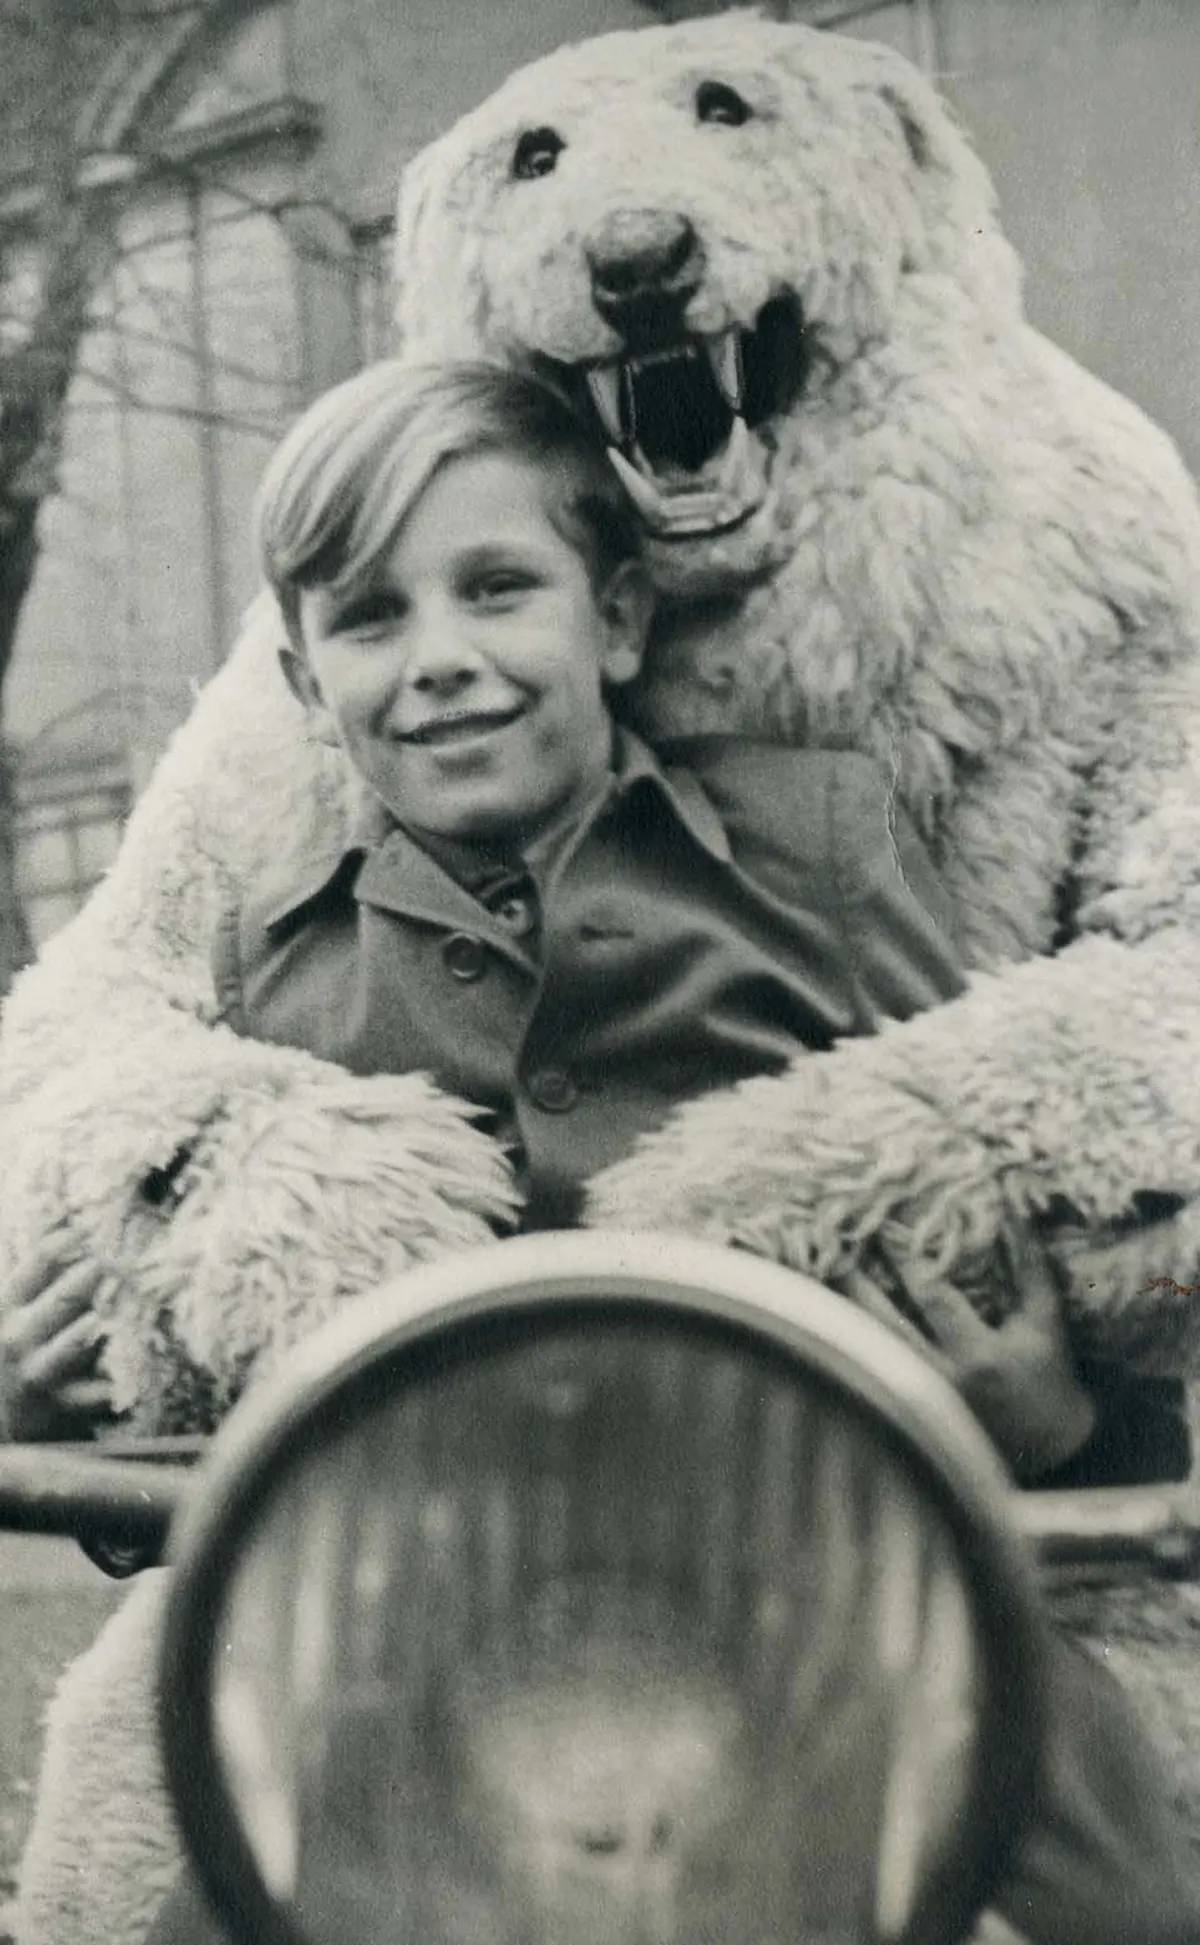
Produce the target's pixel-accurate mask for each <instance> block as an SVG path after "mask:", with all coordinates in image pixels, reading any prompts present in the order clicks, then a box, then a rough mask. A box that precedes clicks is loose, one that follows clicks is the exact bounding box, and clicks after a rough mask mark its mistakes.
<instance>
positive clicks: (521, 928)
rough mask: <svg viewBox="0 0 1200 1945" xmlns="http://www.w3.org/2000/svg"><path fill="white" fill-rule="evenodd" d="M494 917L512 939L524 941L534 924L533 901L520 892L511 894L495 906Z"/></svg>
mask: <svg viewBox="0 0 1200 1945" xmlns="http://www.w3.org/2000/svg"><path fill="white" fill-rule="evenodd" d="M496 917H497V918H498V919H499V921H500V923H501V925H503V926H504V927H505V929H506V930H507V931H509V932H511V933H512V935H513V937H514V938H516V939H526V938H528V936H529V934H530V933H531V932H532V931H533V928H534V924H535V920H534V912H533V901H532V900H531V899H529V898H527V897H525V896H524V895H523V894H522V893H520V892H513V893H512V894H511V895H510V896H509V897H508V898H504V899H501V901H500V903H499V905H497V906H496Z"/></svg>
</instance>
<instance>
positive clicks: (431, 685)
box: [407, 632, 482, 695]
mask: <svg viewBox="0 0 1200 1945" xmlns="http://www.w3.org/2000/svg"><path fill="white" fill-rule="evenodd" d="M481 667H482V662H481V659H480V656H479V654H478V652H477V651H476V650H475V649H473V648H472V647H471V644H470V643H469V642H466V641H463V640H461V639H458V638H456V637H455V636H454V635H453V634H452V633H446V634H442V633H440V632H438V633H431V634H430V635H429V636H428V637H426V639H425V640H424V641H422V642H419V643H418V644H417V645H416V647H415V648H414V650H413V652H412V654H411V655H410V657H409V662H408V669H407V675H408V685H409V687H410V688H411V689H415V690H417V692H418V693H419V694H421V695H453V694H455V693H456V691H458V690H459V689H465V688H467V687H468V686H469V685H470V684H471V683H472V682H474V681H475V680H476V679H477V677H478V675H479V673H480V669H481Z"/></svg>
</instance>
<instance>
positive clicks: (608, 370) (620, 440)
mask: <svg viewBox="0 0 1200 1945" xmlns="http://www.w3.org/2000/svg"><path fill="white" fill-rule="evenodd" d="M584 376H585V378H586V379H587V384H588V390H589V392H590V393H591V395H592V404H593V405H594V406H595V408H596V410H597V412H598V413H599V415H600V420H601V423H602V424H603V426H604V430H605V431H606V432H607V434H608V436H609V438H610V439H612V440H613V441H614V442H615V443H616V444H617V445H618V446H620V445H623V444H624V443H625V427H624V423H623V419H622V413H621V394H622V390H623V388H624V384H625V378H624V374H623V373H622V370H621V367H620V365H619V364H613V365H592V366H590V367H589V368H588V370H587V371H586V372H585V373H584Z"/></svg>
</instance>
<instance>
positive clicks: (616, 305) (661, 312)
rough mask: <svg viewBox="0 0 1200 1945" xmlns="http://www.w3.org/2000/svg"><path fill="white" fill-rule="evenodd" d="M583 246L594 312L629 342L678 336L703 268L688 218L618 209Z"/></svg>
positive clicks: (702, 261)
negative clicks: (684, 312)
mask: <svg viewBox="0 0 1200 1945" xmlns="http://www.w3.org/2000/svg"><path fill="white" fill-rule="evenodd" d="M585 248H586V251H587V259H588V264H589V266H590V268H591V275H592V297H593V301H594V302H595V305H596V309H597V310H598V311H599V313H600V315H601V317H602V318H604V320H605V322H606V323H608V324H611V325H612V326H613V328H614V329H615V330H617V331H620V333H621V335H622V337H623V338H624V339H625V340H626V342H627V343H628V344H630V345H639V344H646V343H654V342H658V341H661V340H662V339H664V338H673V337H677V336H678V335H679V333H680V331H681V329H682V322H681V318H682V312H683V309H684V306H685V305H686V303H687V301H688V299H689V298H690V297H691V296H692V295H693V293H694V292H695V291H696V290H697V289H698V287H699V284H700V278H701V275H702V274H703V270H704V258H703V253H702V251H701V248H700V243H699V239H698V238H697V236H696V232H695V230H694V229H693V228H692V225H691V223H690V222H689V221H688V219H687V217H686V216H679V215H677V214H675V213H673V212H672V211H670V210H660V209H615V210H613V211H611V212H610V214H609V215H608V216H606V217H605V219H604V221H603V222H602V223H601V224H599V225H598V227H597V228H596V229H595V230H594V231H593V232H592V234H591V236H590V237H589V238H588V241H587V244H586V246H585Z"/></svg>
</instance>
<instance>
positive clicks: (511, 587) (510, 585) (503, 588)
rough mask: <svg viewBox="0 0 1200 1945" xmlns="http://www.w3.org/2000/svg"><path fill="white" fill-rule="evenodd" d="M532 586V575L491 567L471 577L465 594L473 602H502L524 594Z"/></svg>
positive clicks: (505, 568)
mask: <svg viewBox="0 0 1200 1945" xmlns="http://www.w3.org/2000/svg"><path fill="white" fill-rule="evenodd" d="M533 585H534V577H533V575H532V574H529V573H527V572H526V571H525V569H523V568H517V567H493V568H489V569H488V570H487V572H486V573H483V574H476V575H475V576H473V578H472V579H471V581H470V582H469V583H468V586H467V593H468V595H469V596H470V598H471V599H473V600H475V601H504V600H508V599H511V598H512V597H514V596H516V595H519V594H524V593H525V592H526V591H527V590H528V589H529V588H531V587H532V586H533Z"/></svg>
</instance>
